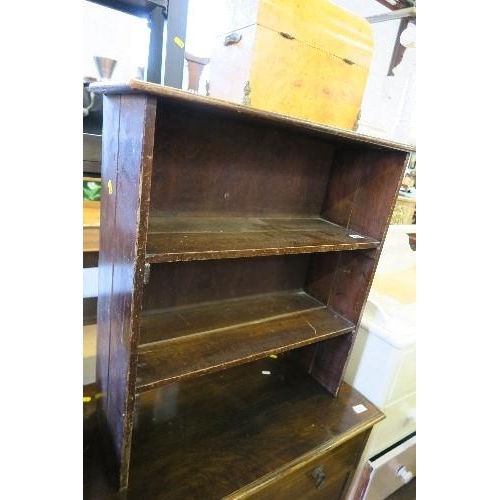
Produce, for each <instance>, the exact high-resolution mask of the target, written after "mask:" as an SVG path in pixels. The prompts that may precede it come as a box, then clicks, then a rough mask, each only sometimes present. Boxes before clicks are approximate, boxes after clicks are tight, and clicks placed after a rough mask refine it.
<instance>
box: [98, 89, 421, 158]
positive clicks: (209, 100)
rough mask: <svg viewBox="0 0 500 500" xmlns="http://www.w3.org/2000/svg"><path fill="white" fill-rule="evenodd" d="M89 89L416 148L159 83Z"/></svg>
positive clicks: (398, 147)
mask: <svg viewBox="0 0 500 500" xmlns="http://www.w3.org/2000/svg"><path fill="white" fill-rule="evenodd" d="M89 89H90V90H92V91H93V92H97V93H103V94H130V93H139V94H141V93H142V94H147V95H151V96H153V97H160V98H168V99H172V100H174V101H178V102H184V103H185V104H188V105H191V106H195V107H202V108H203V109H204V110H207V111H208V110H210V111H214V112H224V113H226V114H230V115H233V116H240V117H241V118H247V119H253V120H258V121H260V122H267V123H270V124H272V125H273V126H283V127H288V128H292V129H300V130H303V131H306V132H309V133H313V134H314V135H317V136H319V137H326V138H338V139H342V140H344V141H346V142H353V143H357V144H358V145H359V144H360V143H366V144H367V145H372V146H378V147H382V148H384V149H389V150H397V151H405V152H409V153H411V152H414V151H415V146H413V145H411V144H404V143H400V142H395V141H390V140H386V139H380V138H378V137H371V136H368V135H364V134H359V133H358V132H354V131H352V130H347V129H340V128H335V127H329V126H326V125H321V124H319V123H314V122H311V121H308V120H304V119H301V118H295V117H291V116H287V115H283V114H280V113H274V112H270V111H263V110H260V109H256V108H251V107H248V106H244V105H241V104H234V103H232V102H228V101H224V100H222V99H216V98H214V97H207V96H202V95H198V94H193V93H191V92H186V91H184V90H179V89H175V88H173V87H167V86H166V85H160V84H157V83H150V82H145V81H142V80H134V79H132V80H129V81H128V82H125V83H119V82H95V83H92V84H90V86H89Z"/></svg>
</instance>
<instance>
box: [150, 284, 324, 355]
mask: <svg viewBox="0 0 500 500" xmlns="http://www.w3.org/2000/svg"><path fill="white" fill-rule="evenodd" d="M324 307H325V305H324V304H322V303H321V302H319V301H318V300H316V299H314V298H312V297H311V296H309V295H307V294H306V293H304V292H303V291H301V290H291V291H286V292H273V293H267V294H262V295H250V296H244V297H237V298H233V299H226V300H218V301H209V302H201V303H198V304H189V305H187V306H180V307H171V308H167V309H160V310H154V311H150V312H147V311H146V312H145V313H144V314H143V315H142V319H141V338H140V344H141V345H143V344H152V343H156V342H161V341H163V340H172V339H176V338H179V337H184V336H188V335H196V334H199V333H207V332H211V331H217V330H226V329H228V328H235V327H238V326H243V325H247V324H251V323H260V322H262V321H266V320H268V319H272V318H274V319H275V318H278V317H283V316H287V315H290V314H291V315H294V314H297V313H298V312H299V311H301V312H304V311H309V310H312V309H321V308H324Z"/></svg>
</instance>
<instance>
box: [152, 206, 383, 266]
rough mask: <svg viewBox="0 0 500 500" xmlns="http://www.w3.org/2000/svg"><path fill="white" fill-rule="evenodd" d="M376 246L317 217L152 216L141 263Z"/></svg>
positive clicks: (366, 238)
mask: <svg viewBox="0 0 500 500" xmlns="http://www.w3.org/2000/svg"><path fill="white" fill-rule="evenodd" d="M379 244H380V242H379V241H377V240H375V239H373V238H369V237H367V236H364V235H361V234H359V233H358V232H356V231H352V230H349V229H347V228H345V227H342V226H338V225H336V224H333V223H331V222H328V221H326V220H324V219H321V218H257V217H195V216H191V217H189V216H188V217H186V216H183V217H160V216H156V217H154V216H152V217H150V220H149V229H148V241H147V250H146V261H147V262H150V263H158V262H177V261H189V260H208V259H227V258H239V257H261V256H268V255H289V254H299V253H315V252H332V251H342V250H361V249H368V248H377V247H378V245H379Z"/></svg>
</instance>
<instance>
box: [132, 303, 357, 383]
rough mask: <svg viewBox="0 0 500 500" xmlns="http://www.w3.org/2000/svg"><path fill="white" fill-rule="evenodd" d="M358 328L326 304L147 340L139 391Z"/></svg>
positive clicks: (140, 353) (143, 347)
mask: <svg viewBox="0 0 500 500" xmlns="http://www.w3.org/2000/svg"><path fill="white" fill-rule="evenodd" d="M242 307H243V306H242ZM354 328H355V325H354V324H353V323H351V322H350V321H348V320H347V319H345V318H343V317H342V316H340V315H339V314H338V313H336V312H335V311H333V310H331V309H328V308H327V307H326V306H323V307H321V308H319V307H318V308H315V309H308V310H299V311H296V312H295V313H290V314H286V315H281V316H279V317H272V318H268V319H266V318H261V319H260V320H258V321H257V320H255V321H252V322H249V323H246V324H239V325H237V326H234V327H224V328H220V329H218V330H212V331H208V332H206V333H196V334H195V335H194V337H196V338H194V340H193V335H187V336H185V337H177V338H173V339H169V340H167V341H164V342H156V343H152V344H143V345H141V346H139V348H138V364H137V388H136V392H137V393H141V392H144V391H148V390H151V389H154V388H157V387H160V386H163V385H167V384H170V383H172V382H176V381H180V380H185V379H189V378H194V377H199V376H202V375H206V374H208V373H213V372H216V371H220V370H225V369H227V368H231V367H234V366H238V365H242V364H246V363H250V362H252V361H256V360H258V359H262V358H265V357H268V356H271V355H275V354H279V353H283V352H286V351H290V350H293V349H297V348H299V347H304V346H306V345H310V344H314V343H317V342H321V341H323V340H327V339H331V338H333V337H337V336H340V335H345V334H348V333H350V332H352V331H353V330H354ZM201 337H205V338H204V339H203V338H201Z"/></svg>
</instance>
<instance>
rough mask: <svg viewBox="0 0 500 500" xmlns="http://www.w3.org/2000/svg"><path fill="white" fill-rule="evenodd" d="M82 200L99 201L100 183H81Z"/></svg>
mask: <svg viewBox="0 0 500 500" xmlns="http://www.w3.org/2000/svg"><path fill="white" fill-rule="evenodd" d="M83 199H84V201H100V199H101V183H100V181H83Z"/></svg>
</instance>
